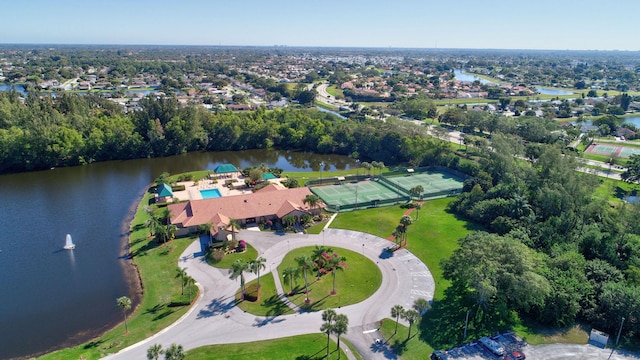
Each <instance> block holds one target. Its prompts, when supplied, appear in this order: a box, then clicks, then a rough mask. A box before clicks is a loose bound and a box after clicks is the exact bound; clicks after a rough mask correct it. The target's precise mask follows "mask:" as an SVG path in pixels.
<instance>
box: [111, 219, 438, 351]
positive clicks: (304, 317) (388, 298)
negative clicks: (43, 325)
mask: <svg viewBox="0 0 640 360" xmlns="http://www.w3.org/2000/svg"><path fill="white" fill-rule="evenodd" d="M239 238H241V239H244V240H246V241H247V242H248V243H250V244H251V245H252V246H254V247H255V248H256V249H257V250H258V252H259V253H260V255H261V256H263V257H264V258H265V259H267V261H266V266H267V270H275V268H276V266H277V265H278V264H279V263H280V262H281V261H282V259H283V258H284V255H285V254H286V253H287V252H288V251H289V249H294V248H297V247H303V246H312V245H320V244H323V243H324V244H325V245H327V246H331V247H341V248H346V249H349V250H352V251H357V252H359V253H361V254H363V255H364V256H366V257H367V258H369V259H371V260H372V261H374V262H376V263H377V264H378V266H379V267H380V270H381V271H382V285H381V286H380V288H379V289H378V291H376V292H375V293H374V294H373V296H371V297H370V298H368V299H367V300H365V301H362V302H360V303H358V304H354V305H349V306H345V307H343V308H341V309H336V311H337V312H338V313H343V314H346V315H347V316H348V317H349V331H348V333H347V335H346V336H345V338H347V339H348V340H349V341H351V342H352V343H353V345H354V346H355V347H356V349H357V350H358V352H359V353H360V354H362V355H363V357H364V358H365V359H389V358H394V357H395V355H394V354H393V353H392V352H390V351H388V349H387V348H386V347H384V346H380V345H376V346H373V341H374V339H375V338H377V337H379V335H377V332H376V328H377V324H376V321H378V320H380V319H382V318H385V317H389V312H390V309H391V307H392V306H393V305H395V304H400V305H402V306H404V307H405V308H410V307H411V305H412V304H413V301H414V300H415V299H417V298H419V297H422V298H425V299H427V300H429V301H430V300H431V299H432V298H433V292H434V289H435V283H434V280H433V277H432V276H431V273H430V272H429V269H428V268H427V267H426V265H424V264H423V263H422V262H421V261H420V260H419V259H418V258H417V257H415V256H414V255H413V254H411V253H410V252H409V251H407V250H404V249H403V250H399V251H397V252H395V253H394V254H393V256H392V257H389V258H386V257H384V256H381V255H382V254H383V250H384V248H386V247H388V246H389V245H391V244H392V242H390V241H388V240H385V239H382V238H379V237H376V236H373V235H370V234H365V233H360V232H355V231H348V230H340V229H327V230H325V231H324V233H323V234H320V235H302V234H297V235H276V234H273V233H263V232H253V231H243V232H241V233H240V236H239ZM201 254H202V251H201V249H200V242H199V241H195V242H194V243H193V244H191V245H190V246H189V247H188V248H187V249H186V250H185V252H184V253H183V254H182V256H181V258H180V260H179V266H180V267H186V268H187V273H188V274H189V275H191V276H192V277H193V278H194V279H195V280H196V281H197V282H198V284H199V286H200V287H201V290H202V291H201V295H200V298H199V299H198V300H197V302H196V304H195V305H194V306H193V307H192V309H191V310H190V312H188V313H187V314H186V315H185V316H183V317H182V318H181V319H180V320H178V321H177V322H176V323H175V324H173V325H171V326H170V327H169V328H167V329H165V330H163V331H161V332H160V333H158V334H156V335H155V336H153V337H151V338H149V339H146V340H143V341H141V342H140V343H138V344H135V345H132V346H130V347H128V348H126V349H124V350H122V351H120V352H119V353H117V354H113V355H110V356H108V357H107V358H108V359H144V358H145V357H146V351H147V348H149V346H151V345H152V344H156V343H157V344H161V345H162V346H163V347H165V348H166V347H168V346H169V345H170V344H172V343H177V344H181V345H183V346H184V348H185V350H189V349H193V348H196V347H200V346H204V345H209V344H227V343H240V342H249V341H256V340H268V339H275V338H281V337H286V336H293V335H299V334H308V333H318V332H319V329H320V326H321V325H322V319H321V312H314V313H297V314H295V315H285V316H276V317H263V316H255V315H251V314H248V313H245V312H243V311H242V310H240V309H239V308H237V307H236V306H235V305H234V295H235V292H236V291H237V289H238V287H239V283H238V281H232V280H230V279H229V276H228V273H227V271H226V270H220V269H216V268H213V267H211V266H209V265H207V264H206V262H205V261H204V258H203V256H202V255H201ZM254 277H255V276H254V275H253V274H251V275H249V274H248V276H246V281H247V282H248V281H251V280H252V279H253V278H254Z"/></svg>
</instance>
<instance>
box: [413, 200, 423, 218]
mask: <svg viewBox="0 0 640 360" xmlns="http://www.w3.org/2000/svg"><path fill="white" fill-rule="evenodd" d="M413 207H414V208H415V209H416V220H418V218H419V217H420V209H422V203H419V202H417V203H415V204H414V205H413Z"/></svg>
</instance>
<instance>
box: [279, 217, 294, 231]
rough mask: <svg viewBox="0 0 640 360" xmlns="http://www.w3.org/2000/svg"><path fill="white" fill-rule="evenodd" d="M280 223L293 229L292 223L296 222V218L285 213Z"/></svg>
mask: <svg viewBox="0 0 640 360" xmlns="http://www.w3.org/2000/svg"><path fill="white" fill-rule="evenodd" d="M282 223H283V224H284V225H285V228H286V229H289V228H291V229H293V225H294V224H295V223H296V218H295V216H293V215H287V216H285V217H283V218H282Z"/></svg>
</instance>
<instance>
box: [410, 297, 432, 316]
mask: <svg viewBox="0 0 640 360" xmlns="http://www.w3.org/2000/svg"><path fill="white" fill-rule="evenodd" d="M430 307H431V306H430V305H429V302H428V301H427V299H425V298H417V299H416V300H415V301H414V302H413V310H415V311H417V312H418V314H420V315H422V314H424V312H425V311H427V310H428V309H429V308H430Z"/></svg>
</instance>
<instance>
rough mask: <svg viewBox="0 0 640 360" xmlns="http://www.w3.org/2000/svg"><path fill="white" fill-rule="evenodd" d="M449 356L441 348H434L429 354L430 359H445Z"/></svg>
mask: <svg viewBox="0 0 640 360" xmlns="http://www.w3.org/2000/svg"><path fill="white" fill-rule="evenodd" d="M447 359H449V357H448V356H447V353H446V352H444V351H441V350H436V351H434V352H433V354H431V360H447Z"/></svg>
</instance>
